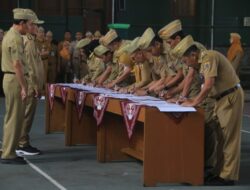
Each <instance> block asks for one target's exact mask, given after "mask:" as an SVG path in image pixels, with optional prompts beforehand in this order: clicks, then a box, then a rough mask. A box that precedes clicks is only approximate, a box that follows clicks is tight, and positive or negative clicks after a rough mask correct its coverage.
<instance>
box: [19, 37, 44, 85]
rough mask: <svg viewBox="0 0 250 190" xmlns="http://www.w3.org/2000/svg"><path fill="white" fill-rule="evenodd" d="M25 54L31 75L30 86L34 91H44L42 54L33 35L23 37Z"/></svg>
mask: <svg viewBox="0 0 250 190" xmlns="http://www.w3.org/2000/svg"><path fill="white" fill-rule="evenodd" d="M23 42H24V52H25V56H26V63H27V67H28V74H29V80H28V81H29V85H31V87H32V88H33V89H36V90H42V89H43V85H44V67H43V62H42V60H41V56H40V52H39V49H38V47H37V46H36V43H35V37H34V36H32V35H31V34H26V35H25V36H23Z"/></svg>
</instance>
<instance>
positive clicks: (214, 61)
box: [200, 50, 240, 96]
mask: <svg viewBox="0 0 250 190" xmlns="http://www.w3.org/2000/svg"><path fill="white" fill-rule="evenodd" d="M200 63H201V66H200V73H201V74H202V76H204V78H205V79H206V78H210V77H215V83H214V86H213V88H212V91H211V95H212V96H216V95H219V94H220V93H222V92H223V91H225V90H228V89H230V88H232V87H234V86H235V85H237V84H238V83H239V82H240V80H239V78H238V76H237V75H236V73H235V71H234V68H233V67H232V65H231V63H230V62H229V61H228V59H227V58H226V57H225V56H224V55H222V54H221V53H219V52H217V51H213V50H208V51H205V52H204V53H203V54H200Z"/></svg>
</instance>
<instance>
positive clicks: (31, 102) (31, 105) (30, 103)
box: [19, 82, 37, 147]
mask: <svg viewBox="0 0 250 190" xmlns="http://www.w3.org/2000/svg"><path fill="white" fill-rule="evenodd" d="M28 85H29V88H28V97H27V99H26V108H25V115H24V120H23V125H22V130H21V135H20V140H19V147H26V146H28V145H30V141H29V133H30V130H31V127H32V123H33V120H34V116H35V113H36V106H37V98H35V97H34V90H33V88H32V87H30V84H29V82H28Z"/></svg>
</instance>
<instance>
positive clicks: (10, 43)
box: [1, 27, 28, 74]
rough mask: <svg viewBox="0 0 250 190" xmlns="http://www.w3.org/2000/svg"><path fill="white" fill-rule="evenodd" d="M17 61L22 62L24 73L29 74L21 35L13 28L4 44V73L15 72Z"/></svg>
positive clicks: (5, 38) (5, 37) (6, 36)
mask: <svg viewBox="0 0 250 190" xmlns="http://www.w3.org/2000/svg"><path fill="white" fill-rule="evenodd" d="M16 61H21V62H22V64H23V73H24V74H27V72H28V71H27V68H26V65H25V57H24V46H23V39H22V36H21V34H20V33H19V32H18V31H16V30H15V29H14V28H13V27H12V28H11V29H10V30H9V31H8V32H7V33H6V35H5V36H4V39H3V43H2V65H1V67H2V71H3V72H15V71H14V67H13V66H14V65H13V64H15V62H16Z"/></svg>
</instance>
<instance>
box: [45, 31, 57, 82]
mask: <svg viewBox="0 0 250 190" xmlns="http://www.w3.org/2000/svg"><path fill="white" fill-rule="evenodd" d="M52 40H53V33H52V32H51V31H48V32H47V33H46V42H47V45H46V46H47V47H48V52H49V56H48V80H47V82H48V83H55V82H56V77H57V66H58V51H57V45H56V44H54V43H53V42H52Z"/></svg>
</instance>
